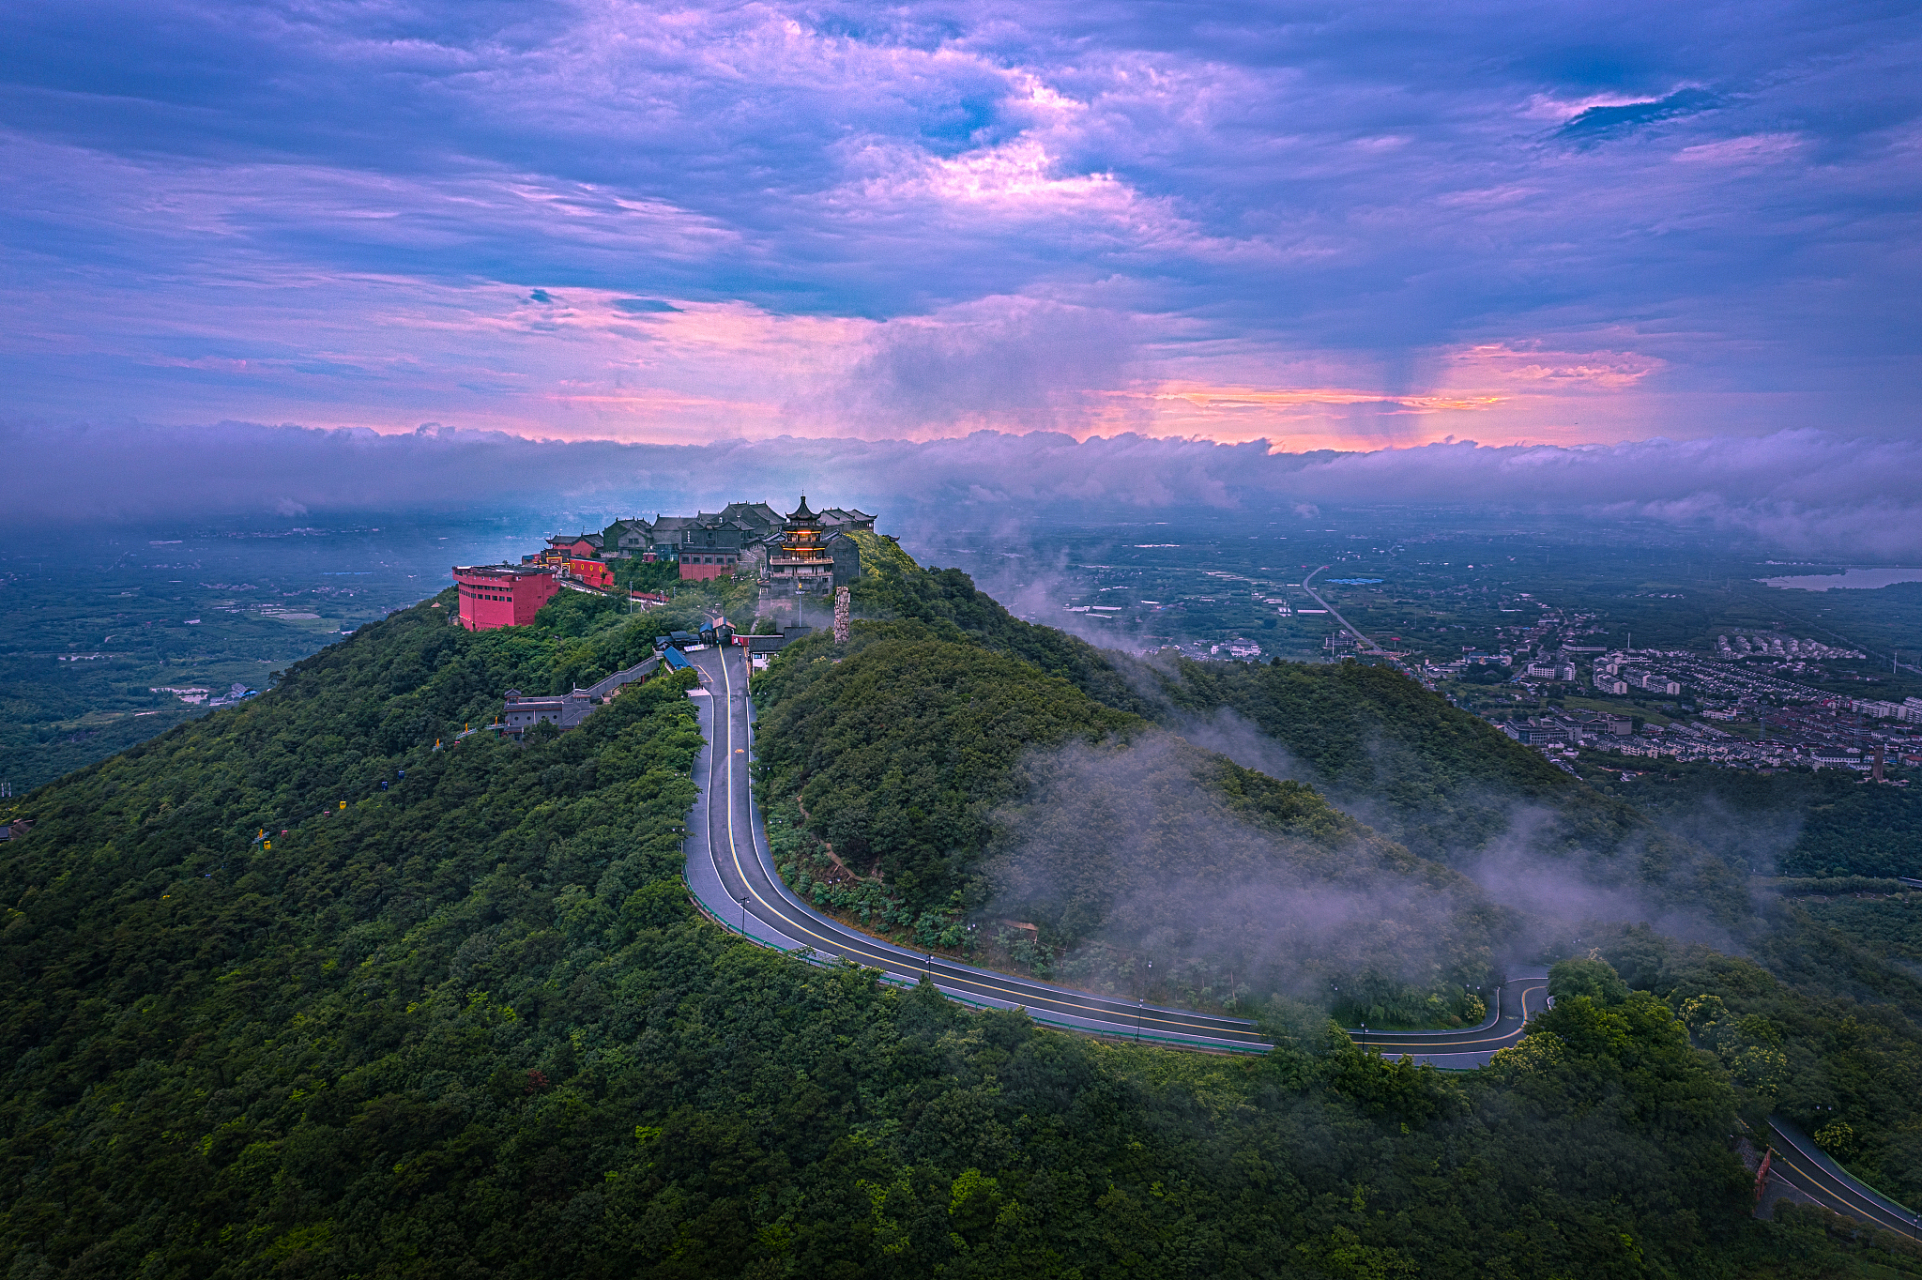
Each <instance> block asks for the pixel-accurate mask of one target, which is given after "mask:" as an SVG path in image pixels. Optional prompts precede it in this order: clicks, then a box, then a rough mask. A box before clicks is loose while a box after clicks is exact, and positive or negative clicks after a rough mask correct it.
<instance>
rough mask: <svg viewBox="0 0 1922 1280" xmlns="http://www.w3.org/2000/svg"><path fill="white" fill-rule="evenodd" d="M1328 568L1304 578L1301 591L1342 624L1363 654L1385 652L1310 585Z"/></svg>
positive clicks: (1325, 566) (1324, 566) (1324, 567)
mask: <svg viewBox="0 0 1922 1280" xmlns="http://www.w3.org/2000/svg"><path fill="white" fill-rule="evenodd" d="M1327 567H1328V566H1327V565H1322V566H1321V569H1316V570H1315V571H1314V573H1311V574H1309V575H1308V576H1307V577H1306V578H1303V579H1302V580H1301V589H1302V590H1303V591H1306V592H1307V593H1308V594H1309V596H1310V597H1311V598H1312V599H1313V600H1314V602H1315V603H1316V604H1318V605H1320V606H1321V607H1322V608H1324V609H1326V610H1328V612H1329V614H1330V616H1332V617H1333V618H1334V620H1335V621H1336V622H1339V623H1340V624H1341V628H1342V630H1344V631H1346V632H1347V633H1348V634H1349V635H1351V636H1353V637H1355V643H1356V644H1357V645H1359V646H1360V647H1361V651H1362V652H1363V653H1381V652H1385V650H1383V649H1382V647H1381V646H1380V645H1378V644H1376V643H1375V642H1374V641H1373V640H1370V639H1369V638H1368V637H1367V636H1365V635H1363V634H1362V633H1361V632H1360V631H1358V630H1356V629H1355V624H1354V623H1352V622H1350V621H1348V619H1346V618H1344V617H1342V616H1341V610H1339V609H1337V608H1335V606H1334V605H1332V604H1329V603H1328V602H1327V601H1326V600H1324V599H1322V598H1321V592H1319V591H1317V590H1315V589H1314V588H1313V587H1311V586H1309V585H1308V583H1309V582H1310V581H1311V580H1312V579H1313V578H1314V576H1315V574H1316V573H1320V572H1321V570H1322V569H1326V568H1327Z"/></svg>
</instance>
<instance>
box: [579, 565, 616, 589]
mask: <svg viewBox="0 0 1922 1280" xmlns="http://www.w3.org/2000/svg"><path fill="white" fill-rule="evenodd" d="M567 571H568V572H569V573H571V574H573V575H574V576H575V577H576V578H579V579H580V580H581V581H582V582H585V583H586V584H587V585H588V586H590V587H611V586H613V585H614V571H613V570H612V569H610V568H608V567H607V566H606V565H604V564H602V563H601V562H600V561H599V560H569V561H568V562H567Z"/></svg>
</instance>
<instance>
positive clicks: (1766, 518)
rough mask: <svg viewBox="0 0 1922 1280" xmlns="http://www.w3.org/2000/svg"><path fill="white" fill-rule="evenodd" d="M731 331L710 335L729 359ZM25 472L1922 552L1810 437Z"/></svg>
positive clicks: (1876, 479) (189, 484)
mask: <svg viewBox="0 0 1922 1280" xmlns="http://www.w3.org/2000/svg"><path fill="white" fill-rule="evenodd" d="M732 333H733V330H732V329H730V328H729V327H728V326H727V325H725V324H723V325H721V326H720V328H719V330H718V332H717V334H716V341H717V342H718V343H720V344H722V346H723V349H725V344H726V342H727V341H729V340H730V337H731V335H732ZM0 450H3V451H4V453H5V456H7V457H8V458H9V459H10V461H11V463H12V465H13V466H14V467H15V468H16V469H17V473H18V474H21V475H32V476H35V477H37V482H36V483H35V484H33V485H23V486H19V487H18V488H17V489H16V491H15V492H14V494H13V495H12V497H11V499H10V502H9V506H8V509H7V510H6V512H5V513H4V515H3V516H0V519H4V520H5V521H6V522H7V523H9V524H22V525H26V524H39V525H59V526H62V527H64V526H66V525H69V524H74V523H86V522H90V521H97V520H115V519H154V518H178V517H181V516H194V515H202V514H204V515H208V516H212V515H217V514H224V513H249V512H253V513H262V512H267V511H270V510H273V509H275V506H276V504H277V503H282V502H286V503H295V504H298V505H301V506H304V507H307V508H309V509H311V510H314V511H349V510H373V511H378V510H401V509H414V508H420V509H434V510H448V509H472V508H474V507H476V506H512V507H514V508H516V509H522V510H524V509H529V508H543V507H546V508H551V507H553V506H555V505H556V504H572V505H573V506H574V507H580V508H589V509H592V510H596V511H604V512H605V513H606V514H608V515H610V516H611V515H616V514H633V513H634V512H636V511H646V510H658V509H663V508H665V509H670V510H679V509H685V508H688V507H692V506H695V505H703V504H704V505H705V506H706V507H707V509H710V510H711V509H713V507H714V505H715V504H716V503H724V502H727V501H731V500H734V499H738V498H762V497H771V498H773V499H775V500H776V501H777V502H779V501H787V500H791V497H792V496H793V495H798V494H800V493H802V492H808V493H825V492H833V493H835V494H837V495H839V497H838V499H837V500H839V501H842V502H848V503H854V504H856V505H859V506H861V507H863V508H864V509H866V510H870V511H880V512H883V513H886V515H887V519H888V523H889V526H890V527H891V528H892V529H894V530H897V531H900V532H904V533H909V534H912V533H913V532H914V531H916V530H918V529H920V528H923V527H932V526H933V525H935V524H939V525H940V526H942V527H944V528H958V527H964V528H971V529H993V528H996V527H1002V528H1008V527H1017V526H1020V525H1022V524H1025V523H1027V522H1031V521H1032V520H1033V519H1035V518H1036V517H1037V516H1039V515H1061V516H1068V517H1074V518H1099V519H1101V520H1104V521H1106V520H1112V519H1115V518H1118V517H1123V518H1139V517H1145V516H1148V515H1150V514H1151V513H1157V514H1159V515H1161V516H1165V515H1166V514H1167V513H1170V512H1187V511H1210V510H1212V511H1224V512H1225V511H1262V512H1273V511H1276V510H1292V511H1294V512H1295V513H1296V514H1297V515H1307V514H1310V513H1313V512H1315V511H1317V510H1318V509H1320V508H1323V507H1328V506H1354V505H1375V504H1382V503H1405V504H1426V505H1450V506H1455V505H1473V504H1483V505H1489V506H1499V507H1503V508H1506V509H1508V510H1512V511H1531V510H1535V511H1562V512H1592V513H1594V514H1597V515H1601V516H1609V517H1633V518H1638V519H1647V520H1656V521H1661V522H1664V523H1667V524H1670V525H1673V526H1675V527H1696V528H1706V529H1722V530H1729V531H1736V532H1740V533H1743V534H1746V535H1752V536H1753V537H1755V538H1756V539H1758V540H1760V542H1762V543H1764V544H1766V545H1768V546H1770V547H1774V548H1779V549H1782V550H1792V551H1801V552H1813V553H1821V554H1829V555H1835V554H1841V555H1846V556H1847V557H1848V558H1850V559H1854V560H1867V559H1876V558H1882V559H1891V560H1906V561H1907V562H1909V563H1914V562H1916V561H1917V560H1918V559H1922V490H1919V489H1918V486H1917V484H1916V480H1915V477H1916V476H1918V475H1922V442H1917V441H1912V440H1905V439H1901V438H1886V437H1884V438H1874V437H1851V436H1844V435H1838V434H1835V433H1831V432H1822V431H1814V430H1799V431H1783V432H1775V433H1772V434H1769V435H1763V436H1756V437H1751V438H1744V439H1736V438H1726V437H1724V438H1716V439H1709V440H1692V441H1672V440H1659V439H1658V440H1644V441H1639V442H1634V443H1629V444H1622V445H1610V446H1583V447H1573V448H1571V447H1565V446H1556V445H1530V446H1520V445H1510V446H1501V447H1490V446H1485V445H1479V444H1476V443H1474V442H1472V441H1460V442H1453V443H1442V444H1433V445H1426V446H1422V447H1419V448H1404V449H1377V450H1373V451H1367V452H1337V451H1328V450H1323V451H1313V452H1289V451H1283V450H1279V449H1274V448H1271V447H1270V446H1269V444H1268V443H1267V442H1266V441H1254V442H1250V443H1246V444H1215V443H1212V442H1209V441H1205V440H1181V439H1156V438H1151V437H1147V436H1142V435H1138V434H1125V433H1124V434H1121V435H1116V436H1113V437H1099V436H1097V437H1091V438H1087V439H1082V440H1077V439H1076V438H1075V437H1073V436H1070V435H1066V434H1062V433H1058V432H1049V431H1035V432H1028V433H1025V434H1007V433H1000V432H991V431H977V432H974V433H972V434H970V435H967V436H964V437H959V438H947V437H939V438H934V439H930V440H924V441H910V440H886V439H877V440H849V439H826V438H807V437H799V436H778V437H773V438H769V439H743V438H723V439H717V440H714V441H711V442H709V443H706V444H702V445H669V444H652V443H620V442H615V441H608V440H581V441H560V440H530V439H527V438H525V437H521V436H517V435H513V434H510V433H506V432H492V431H475V430H462V429H455V428H447V427H439V426H429V427H421V428H419V429H417V430H415V431H411V432H404V433H395V434H380V433H376V432H373V431H368V430H364V429H358V430H355V429H337V430H319V429H314V428H304V427H295V426H263V425H258V424H248V423H231V422H230V423H221V424H217V425H213V426H202V427H157V426H150V425H144V424H139V423H130V422H120V423H100V424H92V425H87V426H60V425H51V424H47V423H43V422H19V421H16V422H13V423H4V424H0Z"/></svg>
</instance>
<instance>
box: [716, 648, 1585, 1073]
mask: <svg viewBox="0 0 1922 1280" xmlns="http://www.w3.org/2000/svg"><path fill="white" fill-rule="evenodd" d="M688 657H689V659H690V660H691V661H692V662H693V664H694V666H695V668H696V670H697V671H699V673H700V676H701V681H702V684H701V687H700V688H699V689H698V690H695V691H694V693H693V701H694V703H695V707H696V714H697V715H698V717H699V719H700V724H701V732H702V734H703V736H704V737H705V738H706V745H705V746H704V747H703V749H702V751H701V754H700V756H699V758H698V759H697V760H696V762H695V779H696V781H697V782H698V783H699V784H700V787H701V794H700V798H699V799H698V800H697V801H696V802H695V807H694V811H693V813H692V814H691V815H690V816H689V821H688V838H687V882H688V888H689V889H690V890H691V891H692V893H693V895H694V898H695V900H696V901H697V902H698V903H700V904H701V906H702V907H703V909H705V910H706V911H707V913H708V914H709V915H710V916H712V917H713V918H714V919H715V920H717V921H719V922H720V923H721V924H723V925H724V926H726V927H727V928H730V929H734V930H736V931H737V932H740V933H743V934H745V935H746V936H748V937H749V938H751V939H753V940H754V941H756V942H759V943H761V944H762V945H764V946H769V947H774V948H777V949H779V950H782V951H789V952H802V953H804V954H805V955H806V956H807V957H808V958H810V959H812V960H815V961H830V962H831V961H834V960H842V959H845V960H850V961H853V962H854V963H856V964H860V965H864V966H867V967H869V968H872V969H878V970H880V971H881V973H882V975H883V976H884V978H885V979H886V980H888V981H891V982H895V983H897V984H909V983H915V982H920V981H924V980H926V981H931V982H933V983H934V985H935V987H936V989H937V990H939V991H941V992H942V994H944V995H947V996H949V997H951V998H953V999H956V1000H960V1001H962V1002H964V1003H968V1004H974V1005H980V1006H985V1007H992V1008H1002V1009H1013V1008H1019V1009H1025V1010H1026V1011H1027V1013H1028V1016H1029V1017H1031V1018H1033V1019H1034V1020H1035V1021H1037V1022H1040V1023H1044V1024H1047V1025H1050V1026H1056V1027H1062V1028H1065V1029H1068V1030H1073V1031H1081V1032H1086V1033H1089V1034H1095V1035H1105V1036H1115V1037H1121V1038H1126V1039H1137V1038H1138V1039H1141V1040H1144V1041H1153V1042H1157V1043H1162V1044H1170V1045H1182V1046H1185V1047H1188V1048H1195V1049H1212V1050H1218V1051H1229V1052H1237V1051H1238V1052H1246V1053H1262V1052H1265V1051H1266V1050H1267V1049H1268V1048H1269V1047H1270V1046H1269V1044H1268V1042H1267V1041H1265V1040H1264V1039H1262V1037H1261V1035H1260V1033H1259V1032H1258V1031H1257V1030H1256V1028H1255V1024H1254V1023H1252V1022H1250V1021H1248V1020H1246V1019H1242V1018H1226V1017H1219V1016H1216V1015H1212V1014H1205V1013H1195V1012H1193V1011H1190V1010H1186V1009H1170V1008H1166V1007H1163V1006H1158V1005H1150V1004H1147V1003H1145V1002H1142V1001H1138V1000H1124V999H1117V998H1114V997H1109V996H1101V995H1096V994H1093V993H1091V992H1086V991H1076V990H1074V989H1072V988H1069V987H1062V986H1057V985H1055V984H1053V983H1048V982H1042V981H1039V980H1037V979H1033V978H1023V977H1019V976H1016V975H1013V974H1005V973H996V972H994V971H993V970H989V969H978V968H975V967H974V966H972V965H966V964H962V963H960V962H958V961H955V960H951V959H949V958H947V957H945V956H938V955H937V956H931V955H929V954H928V953H926V952H920V951H911V950H909V949H907V948H904V947H900V946H896V945H895V944H893V943H891V942H885V941H883V940H881V939H879V938H876V937H874V936H872V935H870V934H867V933H863V932H861V931H860V930H858V929H854V928H852V927H850V926H848V925H844V924H842V923H841V922H839V921H837V920H833V919H830V918H829V917H827V916H825V915H822V914H821V913H820V912H818V911H816V910H815V909H814V908H813V907H811V906H809V905H808V904H807V903H805V902H803V901H802V900H801V899H800V898H799V897H798V896H797V895H796V894H795V893H794V891H793V890H791V889H790V888H788V886H787V885H786V884H785V883H784V882H783V881H782V880H781V877H780V874H779V872H777V871H776V870H775V868H774V858H773V855H772V853H771V851H770V850H769V848H768V843H767V830H766V826H765V824H764V823H763V822H762V819H761V816H760V813H759V810H758V808H757V806H756V805H755V803H754V797H753V793H752V788H751V786H750V782H749V764H750V762H751V761H752V759H753V733H754V726H753V709H752V707H751V706H750V704H749V702H748V698H747V662H746V657H745V655H744V653H743V652H742V651H741V650H739V649H737V648H736V647H734V646H723V647H718V648H708V649H696V650H695V651H693V652H692V653H690V654H689V655H688ZM1547 987H1548V984H1547V974H1546V973H1545V972H1544V973H1539V974H1530V975H1528V976H1525V977H1521V978H1516V979H1511V980H1510V981H1509V982H1508V983H1507V984H1506V985H1505V986H1504V987H1502V988H1500V989H1498V990H1497V991H1496V993H1495V999H1494V1000H1493V1001H1492V1002H1491V1003H1492V1004H1493V1007H1494V1012H1493V1013H1492V1014H1491V1016H1490V1017H1489V1019H1488V1020H1487V1021H1486V1022H1484V1023H1483V1024H1482V1025H1481V1026H1479V1027H1473V1028H1466V1029H1461V1030H1454V1031H1435V1032H1370V1031H1366V1030H1365V1029H1361V1028H1357V1029H1355V1030H1354V1031H1353V1032H1351V1034H1352V1035H1354V1037H1355V1039H1356V1040H1357V1042H1359V1043H1362V1044H1365V1045H1368V1046H1369V1047H1371V1048H1376V1049H1379V1050H1380V1051H1381V1052H1383V1053H1385V1054H1388V1055H1390V1056H1401V1055H1403V1054H1406V1055H1409V1056H1412V1057H1414V1058H1415V1059H1417V1060H1418V1061H1422V1062H1432V1063H1433V1064H1434V1065H1436V1066H1438V1067H1456V1068H1462V1067H1474V1066H1480V1065H1482V1064H1483V1063H1486V1062H1487V1061H1488V1059H1489V1058H1490V1057H1491V1056H1492V1055H1493V1054H1494V1053H1495V1051H1496V1050H1498V1049H1501V1048H1505V1047H1506V1046H1508V1045H1512V1044H1514V1043H1516V1042H1517V1041H1518V1040H1520V1039H1521V1036H1522V1033H1523V1029H1524V1027H1525V1025H1526V1023H1527V1019H1528V1018H1529V1017H1530V1016H1532V1015H1533V1014H1535V1013H1537V1012H1539V1011H1540V1010H1541V1009H1542V1007H1543V1006H1544V1004H1545V1003H1546V1000H1547Z"/></svg>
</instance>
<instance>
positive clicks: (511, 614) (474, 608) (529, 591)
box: [454, 569, 560, 631]
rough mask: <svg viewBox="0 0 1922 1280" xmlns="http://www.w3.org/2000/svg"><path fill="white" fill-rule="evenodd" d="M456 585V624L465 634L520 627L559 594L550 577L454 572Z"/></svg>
mask: <svg viewBox="0 0 1922 1280" xmlns="http://www.w3.org/2000/svg"><path fill="white" fill-rule="evenodd" d="M454 581H455V582H457V583H459V584H460V624H461V625H462V626H463V627H466V628H467V629H468V630H469V631H492V630H493V629H494V628H496V627H524V626H526V625H528V624H529V623H530V622H532V621H534V615H535V614H536V613H539V612H540V608H541V606H542V605H544V604H546V603H547V602H548V601H549V600H551V599H553V598H554V593H555V592H556V591H558V590H560V587H559V585H558V584H557V583H556V582H555V581H554V577H553V575H552V574H546V573H517V574H493V573H489V572H487V571H486V570H485V569H479V570H468V571H466V572H461V571H456V572H455V574H454Z"/></svg>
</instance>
